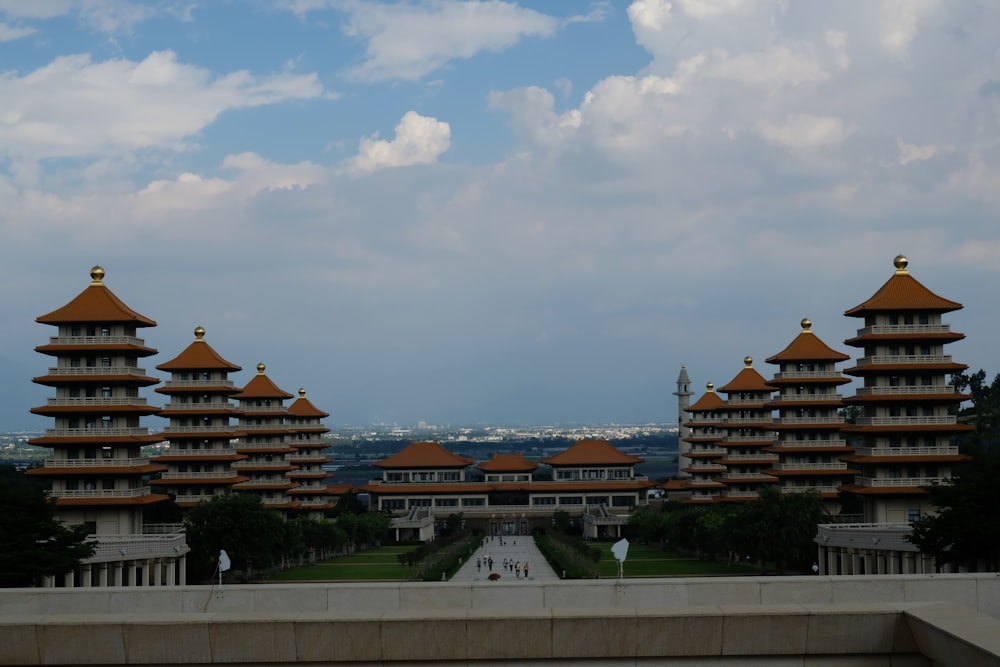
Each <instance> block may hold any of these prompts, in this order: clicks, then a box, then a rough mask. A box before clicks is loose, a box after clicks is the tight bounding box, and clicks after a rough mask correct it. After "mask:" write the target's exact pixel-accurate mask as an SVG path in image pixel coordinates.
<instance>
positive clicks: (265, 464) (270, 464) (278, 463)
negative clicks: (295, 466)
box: [232, 460, 288, 470]
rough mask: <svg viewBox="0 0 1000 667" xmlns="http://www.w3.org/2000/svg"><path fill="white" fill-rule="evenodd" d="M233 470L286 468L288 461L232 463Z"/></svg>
mask: <svg viewBox="0 0 1000 667" xmlns="http://www.w3.org/2000/svg"><path fill="white" fill-rule="evenodd" d="M232 465H233V468H234V469H236V470H241V469H242V468H287V467H288V461H285V460H278V461H233V464H232Z"/></svg>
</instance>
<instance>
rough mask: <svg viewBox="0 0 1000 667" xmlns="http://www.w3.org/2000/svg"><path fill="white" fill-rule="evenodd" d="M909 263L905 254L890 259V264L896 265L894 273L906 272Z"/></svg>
mask: <svg viewBox="0 0 1000 667" xmlns="http://www.w3.org/2000/svg"><path fill="white" fill-rule="evenodd" d="M909 264H910V260H908V259H906V255H896V257H895V258H894V259H893V260H892V265H893V266H895V267H896V273H906V267H907V266H909Z"/></svg>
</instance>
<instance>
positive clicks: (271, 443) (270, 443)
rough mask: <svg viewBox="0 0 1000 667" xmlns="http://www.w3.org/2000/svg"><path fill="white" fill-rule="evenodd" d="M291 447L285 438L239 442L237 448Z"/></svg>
mask: <svg viewBox="0 0 1000 667" xmlns="http://www.w3.org/2000/svg"><path fill="white" fill-rule="evenodd" d="M277 448H285V449H289V450H290V449H291V446H290V445H289V444H288V443H287V442H286V441H284V440H259V441H257V442H238V443H236V449H277Z"/></svg>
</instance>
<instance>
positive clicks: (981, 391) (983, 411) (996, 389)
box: [951, 368, 1000, 448]
mask: <svg viewBox="0 0 1000 667" xmlns="http://www.w3.org/2000/svg"><path fill="white" fill-rule="evenodd" d="M951 382H952V384H953V385H954V386H955V391H958V392H964V391H966V390H968V393H969V397H970V398H971V399H972V407H969V408H966V409H964V410H962V411H961V412H960V413H959V414H960V416H961V417H962V418H963V419H964V420H967V421H968V422H969V423H970V424H972V425H973V426H975V427H976V431H975V433H974V434H973V435H972V437H971V439H970V440H971V442H972V444H973V445H978V446H979V448H987V447H993V446H995V445H997V444H998V443H1000V374H998V375H997V376H996V377H994V378H993V382H992V383H990V384H986V371H984V370H983V369H981V368H980V369H979V370H978V371H976V372H975V373H972V374H971V375H966V374H965V373H956V374H955V375H953V376H952V378H951Z"/></svg>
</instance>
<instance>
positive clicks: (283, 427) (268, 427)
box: [240, 421, 292, 433]
mask: <svg viewBox="0 0 1000 667" xmlns="http://www.w3.org/2000/svg"><path fill="white" fill-rule="evenodd" d="M240 430H242V431H286V432H288V433H291V432H292V431H291V429H289V428H288V425H287V424H284V423H282V422H280V421H276V422H274V423H272V424H248V423H243V422H241V423H240Z"/></svg>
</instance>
